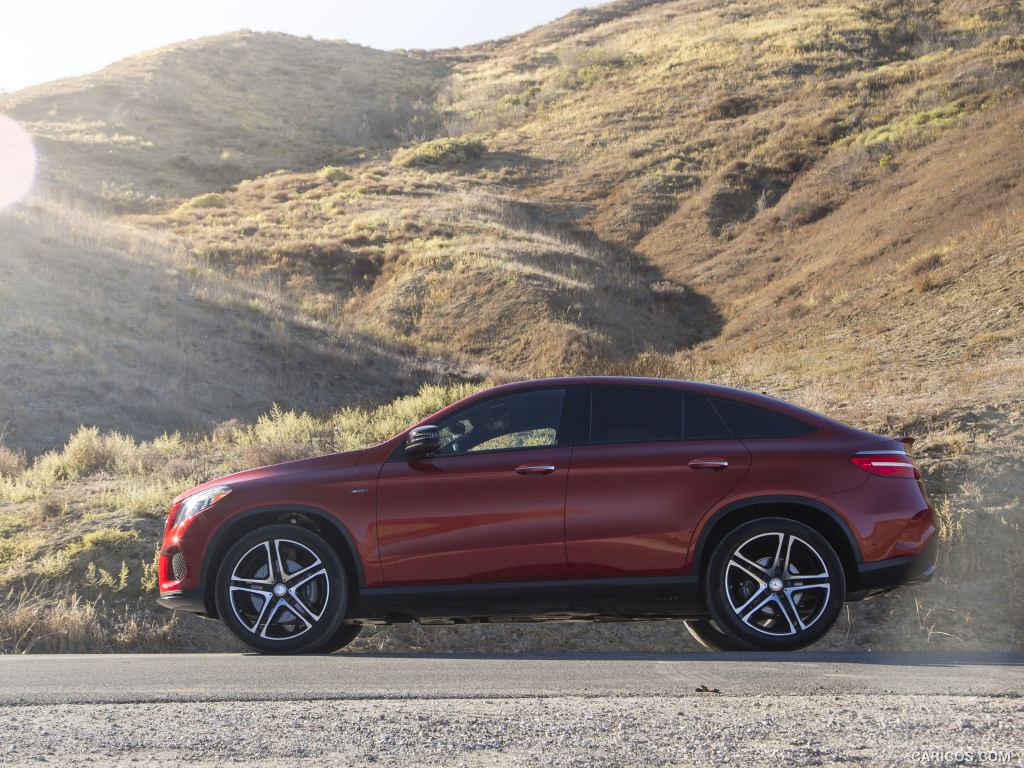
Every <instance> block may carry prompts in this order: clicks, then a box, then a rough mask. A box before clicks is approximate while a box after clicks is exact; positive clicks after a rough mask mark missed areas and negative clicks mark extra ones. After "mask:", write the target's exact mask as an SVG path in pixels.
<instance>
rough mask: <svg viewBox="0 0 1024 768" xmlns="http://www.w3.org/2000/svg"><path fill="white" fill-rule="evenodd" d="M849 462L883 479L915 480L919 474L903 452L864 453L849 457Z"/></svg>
mask: <svg viewBox="0 0 1024 768" xmlns="http://www.w3.org/2000/svg"><path fill="white" fill-rule="evenodd" d="M850 461H851V462H852V463H853V464H855V465H856V466H858V467H860V468H861V469H863V470H864V471H865V472H870V473H871V474H872V475H882V476H883V477H909V478H910V479H912V480H917V479H919V478H920V477H921V473H920V472H919V471H918V469H917V467H916V466H914V462H913V461H911V460H910V457H909V456H907V454H905V453H903V451H865V452H863V453H858V454H855V455H853V456H851V457H850Z"/></svg>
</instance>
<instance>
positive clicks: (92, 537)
mask: <svg viewBox="0 0 1024 768" xmlns="http://www.w3.org/2000/svg"><path fill="white" fill-rule="evenodd" d="M138 538H139V532H138V531H122V530H119V529H117V528H99V529H98V530H95V531H89V533H87V534H85V535H84V536H83V537H82V543H81V545H80V547H81V550H83V551H88V552H92V551H100V552H118V553H125V552H129V551H131V547H132V545H133V544H134V543H135V542H136V541H137V540H138Z"/></svg>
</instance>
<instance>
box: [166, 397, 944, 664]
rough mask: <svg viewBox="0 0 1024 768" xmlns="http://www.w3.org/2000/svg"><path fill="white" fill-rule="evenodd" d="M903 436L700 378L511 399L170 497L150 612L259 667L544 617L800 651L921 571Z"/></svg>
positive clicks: (925, 561)
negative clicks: (225, 635) (181, 620)
mask: <svg viewBox="0 0 1024 768" xmlns="http://www.w3.org/2000/svg"><path fill="white" fill-rule="evenodd" d="M908 442H909V441H907V440H897V439H894V438H891V437H885V436H882V435H876V434H871V433H869V432H863V431H860V430H857V429H854V428H852V427H849V426H846V425H844V424H841V423H839V422H837V421H834V420H832V419H829V418H826V417H824V416H821V415H819V414H816V413H814V412H812V411H808V410H805V409H803V408H799V407H796V406H793V405H790V404H787V403H784V402H781V401H779V400H775V399H773V398H770V397H766V396H763V395H758V394H754V393H751V392H746V391H742V390H737V389H731V388H727V387H721V386H715V385H710V384H699V383H693V382H683V381H673V380H666V379H640V378H618V377H586V378H581V377H577V378H559V379H543V380H537V381H525V382H518V383H515V384H507V385H503V386H499V387H495V388H492V389H488V390H485V391H482V392H478V393H476V394H474V395H471V396H470V397H467V398H465V399H463V400H461V401H459V402H457V403H454V404H452V405H450V406H448V407H447V408H444V409H442V410H441V411H439V412H437V413H435V414H433V415H432V416H430V417H428V418H426V419H424V420H423V421H422V422H420V423H419V424H417V425H414V426H413V427H411V428H410V429H408V430H406V431H404V432H401V433H400V434H397V435H395V436H394V437H393V438H391V439H390V440H387V441H385V442H383V443H381V444H379V445H375V446H373V447H370V448H366V449H365V450H358V451H350V452H346V453H336V454H331V455H327V456H320V457H317V458H311V459H303V460H299V461H292V462H287V463H284V464H278V465H274V466H269V467H263V468H260V469H252V470H248V471H244V472H239V473H237V474H233V475H228V476H226V477H221V478H218V479H216V480H212V481H210V482H208V483H205V484H203V485H200V486H198V487H196V488H193V489H191V490H189V491H187V492H185V493H183V494H181V495H180V496H178V497H177V498H176V499H174V501H173V503H172V504H171V508H170V514H169V517H168V520H167V525H166V528H165V532H164V539H163V544H162V547H161V550H160V563H159V566H160V567H159V581H160V595H161V596H160V600H159V601H160V603H161V604H162V605H164V606H166V607H168V608H173V609H178V610H184V611H191V612H195V613H199V614H202V615H205V616H209V617H215V618H219V619H221V620H222V621H224V623H225V624H227V626H228V627H229V628H230V629H231V631H232V632H234V634H235V635H237V636H238V637H239V638H240V639H241V640H242V641H243V642H245V643H246V644H248V645H249V646H251V647H252V648H255V649H257V650H259V651H262V652H268V653H274V652H281V653H303V652H329V651H333V650H336V649H338V648H341V647H343V646H345V645H346V644H348V643H349V642H351V641H352V640H353V639H354V638H355V637H356V636H357V635H358V633H359V631H360V628H361V626H362V625H364V624H381V623H394V622H408V621H419V622H422V623H425V624H426V623H463V622H481V621H483V622H494V621H546V620H559V619H574V620H579V619H594V620H598V619H600V620H616V619H621V620H635V619H684V620H685V622H686V626H687V628H688V630H689V631H690V633H691V634H692V635H693V636H694V637H695V638H696V639H697V640H699V641H700V642H701V643H703V644H704V645H706V646H709V647H714V648H719V649H725V650H790V649H796V648H800V647H803V646H806V645H808V644H810V643H813V642H815V641H816V640H818V639H820V638H821V637H822V636H823V635H824V634H825V633H826V632H827V631H828V629H829V628H830V627H831V626H832V624H833V623H834V621H835V620H836V617H837V616H838V614H839V611H840V610H841V608H842V605H843V603H844V602H846V601H853V600H859V599H862V598H864V597H866V596H868V595H871V594H875V593H879V592H882V591H886V590H889V589H892V588H894V587H897V586H899V585H900V584H903V583H906V582H908V581H911V580H923V579H928V578H930V577H931V576H932V575H933V573H934V570H935V566H934V563H935V541H936V528H935V520H934V514H933V511H932V509H931V507H930V505H929V502H928V499H927V496H926V494H925V491H924V487H923V485H922V483H921V479H920V473H919V472H918V470H917V468H916V466H915V465H914V462H913V461H912V460H911V458H910V457H909V456H908V455H907V443H908Z"/></svg>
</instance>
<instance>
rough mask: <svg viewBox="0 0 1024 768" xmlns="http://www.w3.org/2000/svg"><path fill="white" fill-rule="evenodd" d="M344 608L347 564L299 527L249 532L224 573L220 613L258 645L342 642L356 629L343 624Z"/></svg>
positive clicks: (294, 648)
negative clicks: (345, 565)
mask: <svg viewBox="0 0 1024 768" xmlns="http://www.w3.org/2000/svg"><path fill="white" fill-rule="evenodd" d="M346 606H347V584H346V579H345V569H344V567H343V566H342V563H341V561H340V559H339V558H338V555H337V553H336V552H335V551H334V549H333V548H332V547H331V546H330V545H329V544H328V543H327V542H326V541H324V540H323V539H322V538H321V537H320V536H318V535H317V534H315V533H313V532H312V531H308V530H306V529H304V528H299V527H297V526H294V525H273V526H268V527H266V528H261V529H259V530H256V531H254V532H252V533H250V534H248V535H247V536H244V537H243V538H242V539H241V540H239V541H238V542H237V543H236V544H235V546H233V547H232V548H231V550H229V551H228V553H227V555H226V556H225V557H224V560H223V562H222V564H221V567H220V570H219V571H218V575H217V610H218V613H219V614H220V616H221V618H222V619H223V620H224V622H225V623H226V624H227V625H228V627H229V628H230V629H231V630H232V632H234V633H235V635H237V636H238V637H239V638H240V639H241V640H242V641H243V642H244V643H246V644H247V645H250V646H251V647H253V648H255V649H257V650H259V651H263V652H271V653H273V652H280V653H302V652H311V651H318V650H335V649H336V648H338V647H341V646H342V645H344V644H346V642H347V641H350V640H351V639H352V638H354V637H355V635H356V634H358V629H353V628H352V626H351V625H345V624H342V620H343V619H344V616H345V608H346ZM339 641H341V642H339Z"/></svg>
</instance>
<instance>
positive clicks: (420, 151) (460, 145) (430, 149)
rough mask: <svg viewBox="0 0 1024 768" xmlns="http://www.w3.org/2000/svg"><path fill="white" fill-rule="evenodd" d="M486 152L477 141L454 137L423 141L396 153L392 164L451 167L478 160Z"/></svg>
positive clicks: (485, 146)
mask: <svg viewBox="0 0 1024 768" xmlns="http://www.w3.org/2000/svg"><path fill="white" fill-rule="evenodd" d="M486 151H487V145H486V144H484V143H483V142H482V141H480V140H479V139H473V138H469V137H466V136H455V137H451V138H447V139H434V140H433V141H425V142H423V143H422V144H417V145H416V146H415V147H410V148H409V149H405V150H401V151H399V152H396V153H395V156H394V159H393V160H392V162H394V164H395V165H400V166H403V167H405V168H420V167H424V166H445V167H451V166H456V165H461V164H462V163H465V162H467V161H469V160H478V159H480V158H481V157H483V155H484V153H485V152H486Z"/></svg>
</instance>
